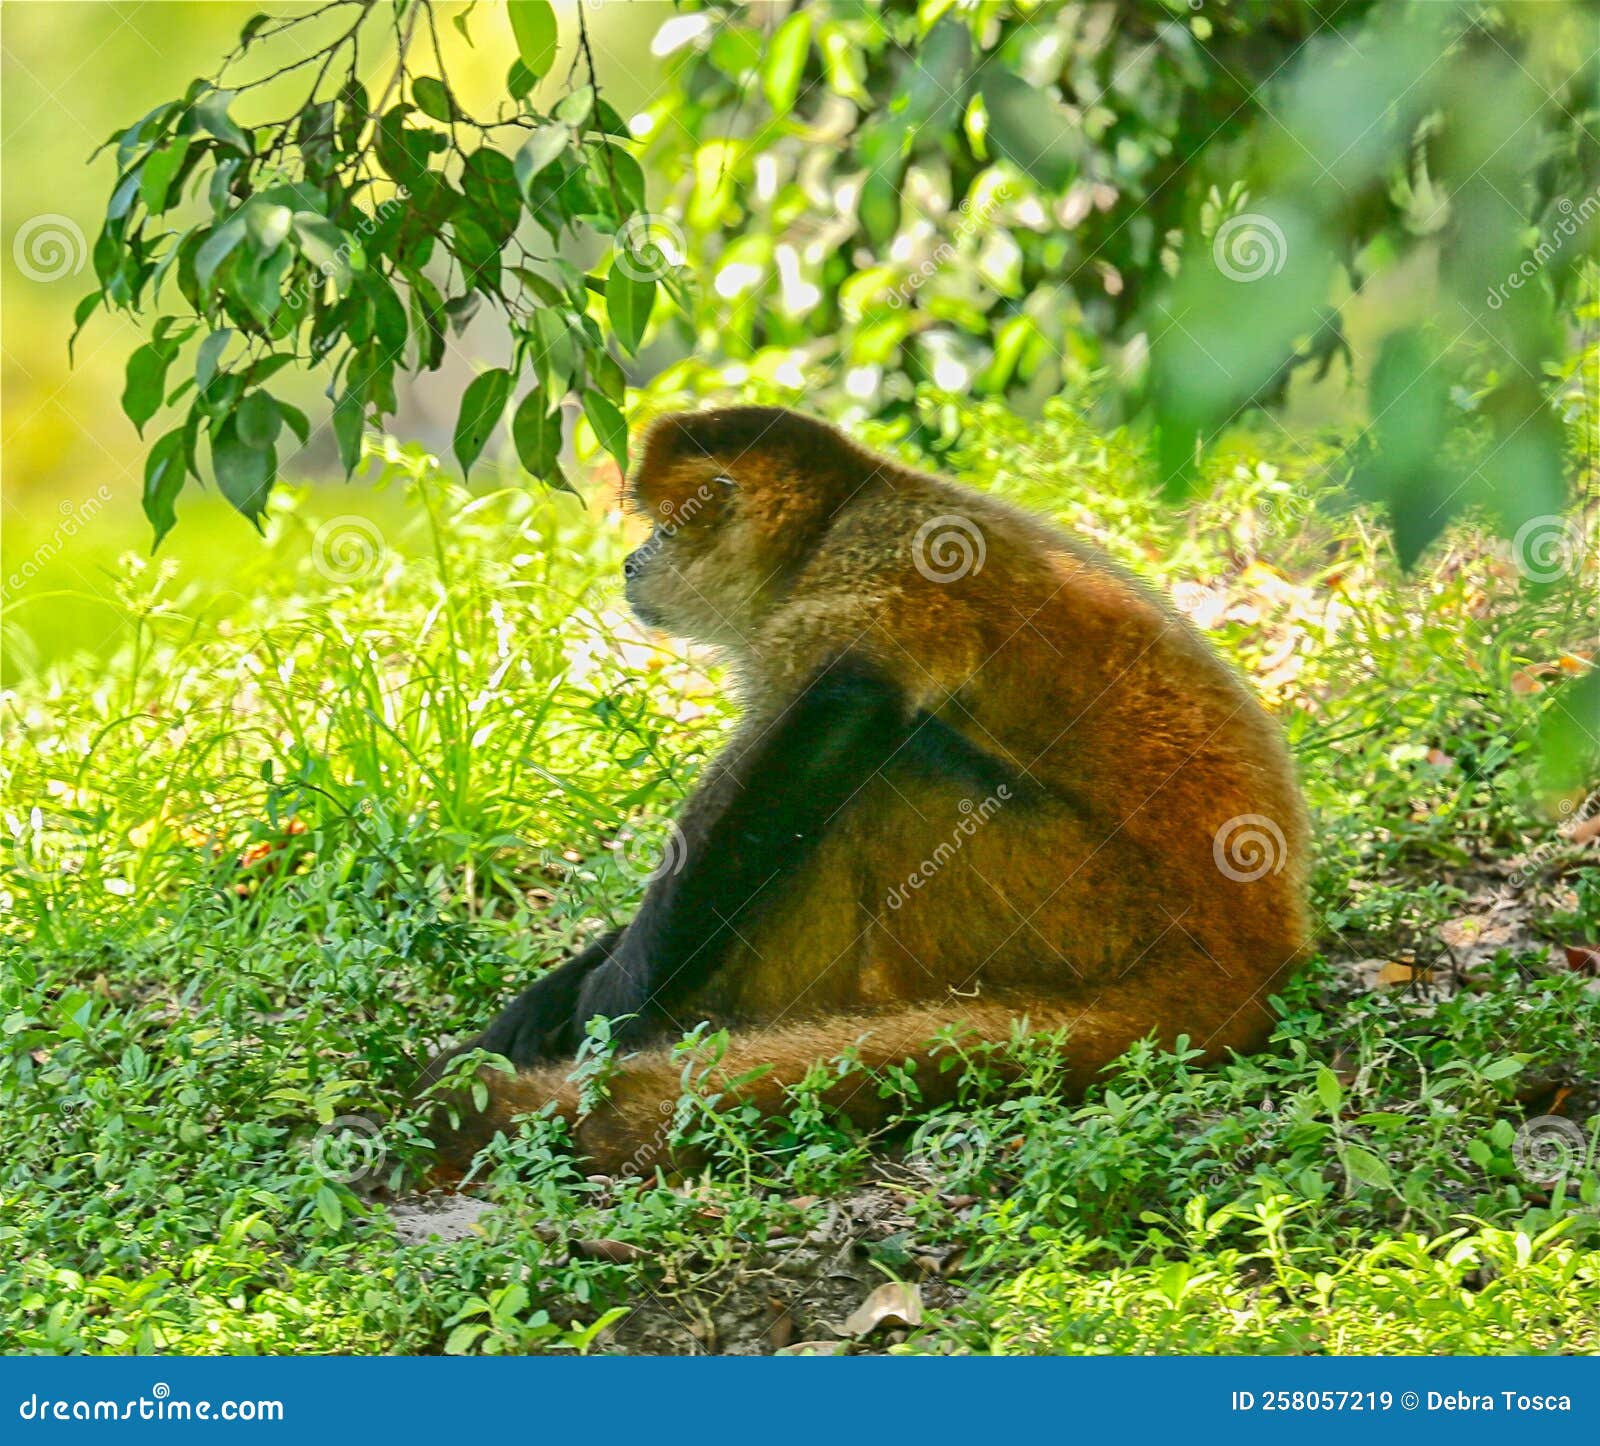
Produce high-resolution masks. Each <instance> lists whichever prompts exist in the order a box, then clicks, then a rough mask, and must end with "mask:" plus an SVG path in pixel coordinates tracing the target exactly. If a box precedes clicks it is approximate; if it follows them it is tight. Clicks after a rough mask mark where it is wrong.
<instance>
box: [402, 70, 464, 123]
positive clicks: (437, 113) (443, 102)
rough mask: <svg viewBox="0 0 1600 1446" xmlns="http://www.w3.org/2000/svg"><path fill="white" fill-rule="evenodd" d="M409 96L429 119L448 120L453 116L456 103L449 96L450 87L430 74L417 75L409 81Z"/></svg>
mask: <svg viewBox="0 0 1600 1446" xmlns="http://www.w3.org/2000/svg"><path fill="white" fill-rule="evenodd" d="M411 98H412V100H414V101H416V103H417V109H418V110H420V111H421V112H422V113H423V115H425V116H427V117H429V118H430V119H431V120H436V121H448V120H451V119H453V118H454V117H455V114H456V103H455V101H454V100H452V99H451V97H450V87H449V86H447V85H446V84H445V83H444V82H443V81H442V80H436V79H435V78H434V77H433V76H431V75H419V76H418V77H417V78H416V79H415V80H414V81H412V82H411Z"/></svg>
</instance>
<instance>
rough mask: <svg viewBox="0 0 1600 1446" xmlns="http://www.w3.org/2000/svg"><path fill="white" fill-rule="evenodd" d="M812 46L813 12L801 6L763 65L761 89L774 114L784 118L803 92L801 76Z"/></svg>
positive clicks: (779, 32) (780, 30)
mask: <svg viewBox="0 0 1600 1446" xmlns="http://www.w3.org/2000/svg"><path fill="white" fill-rule="evenodd" d="M810 50H811V13H810V12H809V11H807V10H799V11H796V12H795V13H794V14H793V15H791V16H790V17H789V18H788V19H787V20H785V21H784V22H783V24H782V25H780V26H779V27H778V30H777V34H775V35H774V36H773V37H772V43H771V44H770V45H769V46H768V47H767V58H766V60H765V61H764V62H763V63H762V66H761V89H762V90H763V91H764V92H765V94H766V97H767V104H768V105H770V106H771V107H772V113H773V115H774V116H775V117H777V118H778V119H780V120H781V119H782V118H783V117H784V116H786V115H788V114H789V111H790V110H791V109H792V108H793V106H794V98H795V96H797V95H798V94H799V93H800V77H801V76H802V75H803V74H804V73H805V68H806V56H807V55H808V54H809V53H810Z"/></svg>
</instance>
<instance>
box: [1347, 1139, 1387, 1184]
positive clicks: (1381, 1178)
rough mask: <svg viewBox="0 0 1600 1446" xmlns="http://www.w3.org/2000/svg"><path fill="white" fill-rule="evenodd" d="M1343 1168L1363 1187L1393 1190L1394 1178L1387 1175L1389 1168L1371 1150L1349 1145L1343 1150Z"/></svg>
mask: <svg viewBox="0 0 1600 1446" xmlns="http://www.w3.org/2000/svg"><path fill="white" fill-rule="evenodd" d="M1344 1167H1345V1169H1346V1170H1348V1171H1349V1172H1350V1176H1351V1178H1352V1179H1355V1180H1359V1181H1360V1182H1361V1183H1362V1184H1363V1185H1377V1186H1380V1187H1381V1188H1383V1189H1386V1190H1392V1189H1394V1177H1393V1176H1392V1175H1391V1174H1390V1173H1389V1167H1388V1166H1387V1165H1386V1164H1384V1162H1383V1161H1382V1160H1380V1159H1379V1158H1378V1157H1377V1156H1376V1155H1374V1154H1373V1153H1372V1151H1371V1150H1364V1149H1362V1148H1361V1146H1360V1145H1351V1146H1349V1147H1348V1148H1347V1149H1346V1150H1345V1152H1344Z"/></svg>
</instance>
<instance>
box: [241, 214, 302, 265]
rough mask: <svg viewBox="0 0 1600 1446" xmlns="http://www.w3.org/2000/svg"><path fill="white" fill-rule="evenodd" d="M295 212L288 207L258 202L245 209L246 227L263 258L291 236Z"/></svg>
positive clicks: (252, 242)
mask: <svg viewBox="0 0 1600 1446" xmlns="http://www.w3.org/2000/svg"><path fill="white" fill-rule="evenodd" d="M293 219H294V212H293V211H291V210H290V209H289V208H288V207H287V206H277V205H273V204H272V203H271V202H270V201H269V202H263V201H260V200H257V202H256V203H255V204H254V205H251V206H247V207H246V208H245V226H246V227H247V228H248V230H249V232H250V241H251V244H252V245H254V246H255V248H256V250H258V251H259V252H260V253H261V254H262V255H263V256H265V255H267V254H268V253H270V252H273V251H276V250H277V249H278V247H280V246H281V245H283V243H284V240H285V238H286V237H287V236H288V234H289V224H290V222H291V221H292V220H293Z"/></svg>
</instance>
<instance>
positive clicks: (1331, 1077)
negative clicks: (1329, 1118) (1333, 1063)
mask: <svg viewBox="0 0 1600 1446" xmlns="http://www.w3.org/2000/svg"><path fill="white" fill-rule="evenodd" d="M1317 1098H1318V1099H1319V1100H1321V1101H1322V1108H1323V1109H1325V1110H1326V1111H1327V1112H1328V1113H1329V1114H1330V1115H1336V1114H1338V1113H1339V1105H1340V1103H1341V1102H1342V1101H1343V1099H1344V1090H1343V1089H1341V1088H1340V1086H1339V1076H1338V1075H1336V1074H1335V1073H1334V1072H1333V1071H1332V1070H1331V1069H1329V1068H1328V1066H1327V1065H1325V1064H1319V1065H1318V1066H1317Z"/></svg>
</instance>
